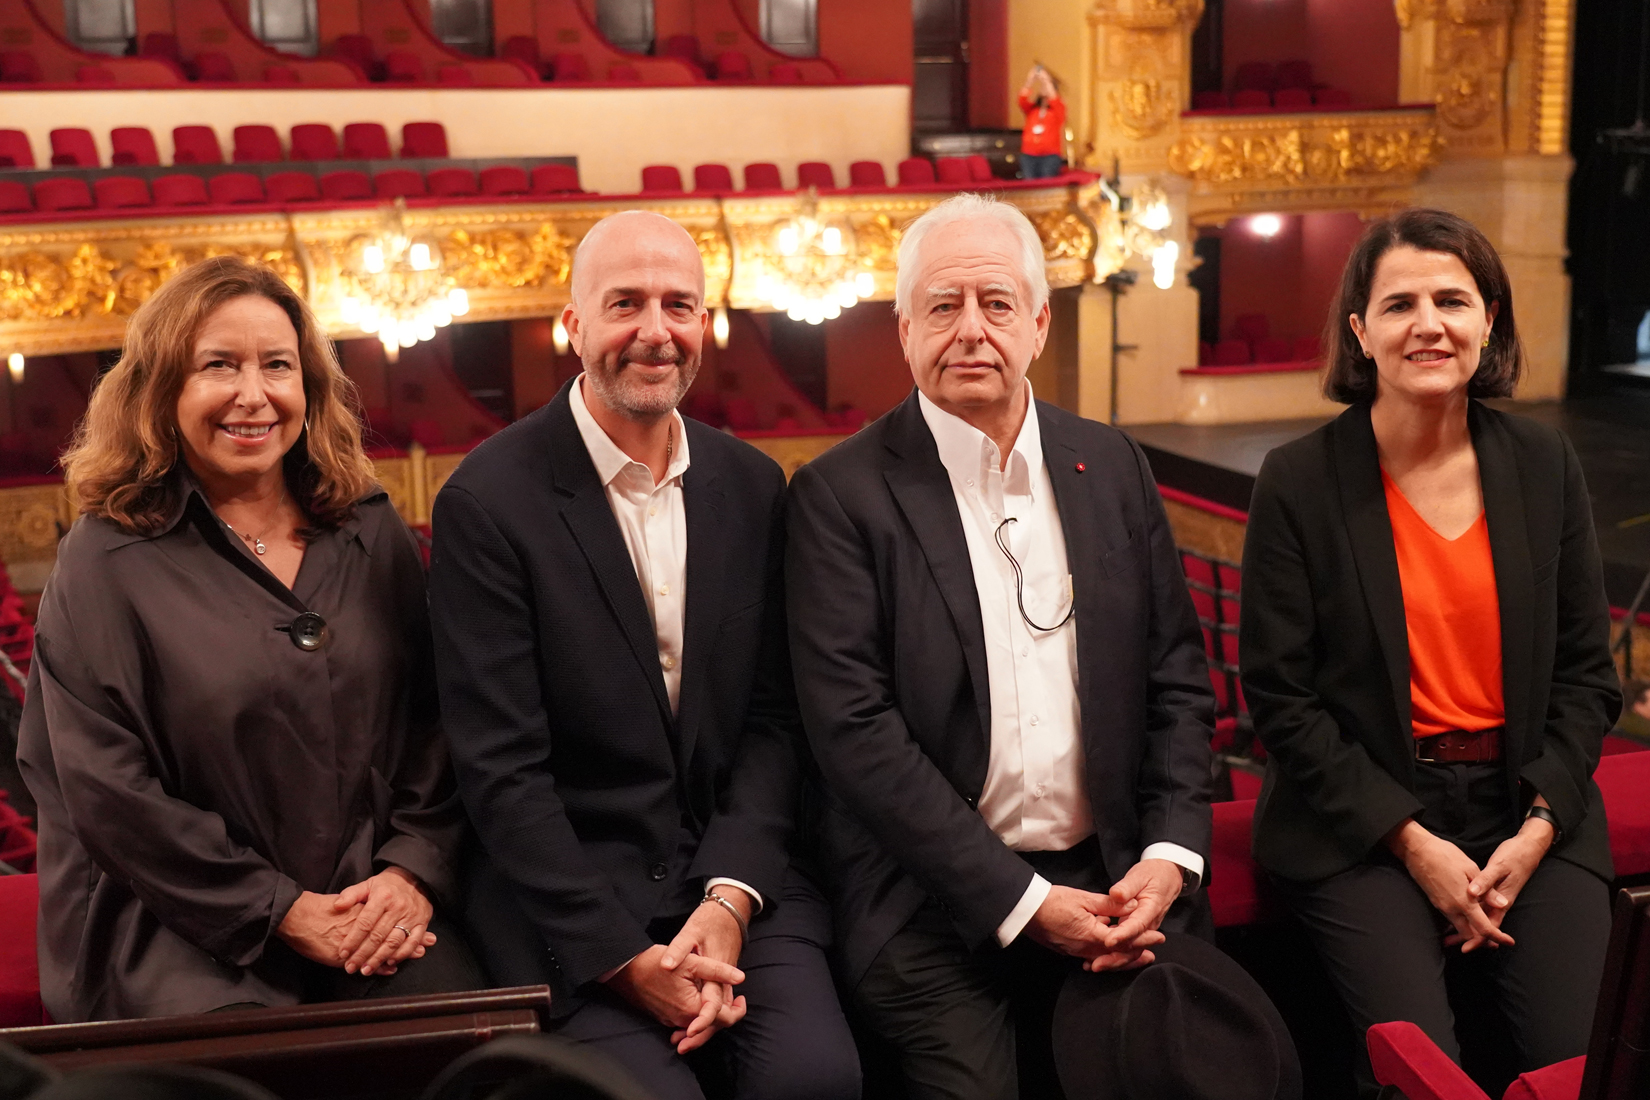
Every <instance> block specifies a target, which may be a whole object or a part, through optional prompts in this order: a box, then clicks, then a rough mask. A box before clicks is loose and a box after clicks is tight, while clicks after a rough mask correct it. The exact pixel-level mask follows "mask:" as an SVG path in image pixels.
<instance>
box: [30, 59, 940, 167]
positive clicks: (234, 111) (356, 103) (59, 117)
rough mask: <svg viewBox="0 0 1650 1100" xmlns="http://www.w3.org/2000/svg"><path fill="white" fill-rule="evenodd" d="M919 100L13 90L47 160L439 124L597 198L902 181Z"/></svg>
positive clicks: (646, 93) (802, 94)
mask: <svg viewBox="0 0 1650 1100" xmlns="http://www.w3.org/2000/svg"><path fill="white" fill-rule="evenodd" d="M910 99H911V90H910V89H909V88H908V87H906V86H904V85H857V86H851V87H798V88H773V87H728V88H718V87H709V88H691V89H688V88H580V89H562V88H546V89H539V88H510V89H494V88H459V89H435V88H406V89H399V88H370V89H361V90H359V91H356V90H351V89H347V88H329V89H307V88H281V89H269V88H253V89H247V90H240V89H234V90H222V91H219V90H210V91H208V90H199V89H184V90H178V91H171V90H157V91H143V92H131V93H128V94H123V95H111V94H110V93H109V92H107V91H85V92H82V91H38V92H34V91H8V92H7V93H6V102H7V105H8V107H9V108H11V109H10V110H8V112H7V116H8V121H7V125H8V126H15V127H20V128H21V129H24V130H25V131H27V132H28V135H29V140H30V141H31V142H32V143H33V145H34V149H35V156H36V157H37V158H39V157H40V156H41V155H42V154H43V153H44V154H48V155H49V152H48V151H49V150H50V148H51V143H50V137H49V134H50V131H51V130H52V129H53V128H55V127H59V126H81V127H85V128H87V129H89V130H91V131H92V134H93V136H94V137H95V138H96V140H97V142H98V150H99V154H100V155H101V156H102V158H103V160H104V162H105V163H107V161H108V158H109V130H110V129H111V128H113V127H116V126H147V127H149V128H150V129H151V130H152V131H154V133H155V139H156V144H157V145H158V146H159V147H160V151H161V157H162V159H163V160H168V159H170V154H171V131H172V127H174V126H182V125H188V124H206V125H210V126H212V127H213V128H214V129H216V130H217V132H218V140H219V142H220V143H221V144H222V145H223V146H224V150H225V153H226V154H227V153H228V151H229V148H230V146H231V144H232V136H231V135H232V131H233V130H234V128H235V127H236V126H240V125H245V124H250V123H267V124H269V125H272V126H274V127H275V128H276V129H277V130H279V131H280V132H281V134H282V136H283V137H284V136H285V135H286V133H287V131H288V130H289V129H290V128H291V126H292V125H293V124H294V123H299V122H330V123H332V124H333V125H334V126H335V127H340V128H341V127H342V126H343V125H344V123H346V122H357V121H361V122H371V121H376V122H382V123H383V124H384V125H385V127H386V128H387V129H389V131H390V134H391V141H392V144H393V143H395V142H397V141H398V140H399V132H400V128H401V126H402V124H403V123H406V122H413V121H420V120H425V119H435V120H439V121H440V122H442V123H444V124H445V125H446V127H447V144H448V146H449V149H450V151H451V153H452V155H453V156H455V157H526V156H567V155H571V156H577V157H578V158H579V172H580V177H581V179H582V180H583V182H584V186H585V188H586V189H588V190H594V191H605V192H616V193H626V192H633V191H635V190H637V189H638V188H639V187H640V178H641V168H642V166H643V165H647V164H675V165H676V166H678V167H679V168H680V169H681V170H682V174H683V176H684V177H685V178H686V179H688V180H689V181H691V179H692V176H691V171H692V168H693V166H694V165H695V164H703V163H705V162H714V161H720V162H722V163H725V164H727V165H729V166H730V167H732V168H734V170H735V174H736V176H737V173H738V169H739V167H740V166H741V165H744V164H746V163H747V162H750V161H758V160H766V161H774V162H775V163H777V164H778V165H779V166H780V167H781V168H782V169H783V170H784V171H785V173H786V176H787V177H790V176H791V175H792V174H794V171H795V165H796V164H797V162H799V161H805V160H822V161H826V162H828V163H829V164H830V165H831V166H832V167H833V168H834V169H835V170H836V174H837V177H838V178H839V179H845V178H847V175H848V164H849V162H851V161H855V160H880V161H882V162H883V165H884V168H885V169H886V170H887V172H888V175H889V177H890V178H892V177H893V175H894V166H895V165H896V164H897V163H898V162H899V161H900V159H901V158H903V157H904V156H906V155H907V150H908V149H909V148H910V114H911V108H910Z"/></svg>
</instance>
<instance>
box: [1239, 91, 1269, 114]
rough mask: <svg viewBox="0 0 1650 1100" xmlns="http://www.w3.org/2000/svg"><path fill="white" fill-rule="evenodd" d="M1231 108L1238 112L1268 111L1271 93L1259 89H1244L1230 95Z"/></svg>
mask: <svg viewBox="0 0 1650 1100" xmlns="http://www.w3.org/2000/svg"><path fill="white" fill-rule="evenodd" d="M1232 106H1233V107H1236V108H1237V109H1238V110H1240V111H1270V110H1271V109H1272V93H1271V92H1265V91H1261V90H1260V89H1259V88H1245V89H1243V90H1242V91H1240V92H1233V93H1232Z"/></svg>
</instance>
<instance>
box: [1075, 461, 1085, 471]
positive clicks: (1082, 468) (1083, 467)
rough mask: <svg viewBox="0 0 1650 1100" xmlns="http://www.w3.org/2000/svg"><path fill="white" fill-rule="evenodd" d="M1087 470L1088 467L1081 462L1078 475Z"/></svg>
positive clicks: (1078, 466)
mask: <svg viewBox="0 0 1650 1100" xmlns="http://www.w3.org/2000/svg"><path fill="white" fill-rule="evenodd" d="M1085 469H1087V467H1085V466H1084V465H1083V464H1082V463H1081V462H1079V463H1078V464H1077V472H1078V473H1082V472H1083V471H1084V470H1085Z"/></svg>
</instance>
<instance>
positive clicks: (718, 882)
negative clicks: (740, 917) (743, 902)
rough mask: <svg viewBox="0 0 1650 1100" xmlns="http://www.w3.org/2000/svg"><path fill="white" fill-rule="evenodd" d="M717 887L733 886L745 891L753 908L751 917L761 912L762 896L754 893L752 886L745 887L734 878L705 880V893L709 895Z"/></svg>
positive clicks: (754, 889)
mask: <svg viewBox="0 0 1650 1100" xmlns="http://www.w3.org/2000/svg"><path fill="white" fill-rule="evenodd" d="M718 886H733V887H737V888H738V889H740V890H743V891H745V893H747V894H749V895H750V896H751V903H752V904H753V905H754V906H755V908H754V909H752V910H751V916H753V917H754V916H756V915H757V914H758V913H760V912H762V895H761V894H758V893H757V892H756V888H755V887H754V886H746V885H745V884H744V883H742V882H740V881H739V880H738V879H736V878H713V879H706V880H705V893H707V894H708V893H710V892H711V891H712V890H714V889H715V888H716V887H718Z"/></svg>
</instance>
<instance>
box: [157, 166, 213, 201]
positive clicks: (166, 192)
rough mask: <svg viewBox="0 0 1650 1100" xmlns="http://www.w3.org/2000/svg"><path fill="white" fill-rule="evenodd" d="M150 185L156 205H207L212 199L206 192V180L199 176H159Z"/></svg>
mask: <svg viewBox="0 0 1650 1100" xmlns="http://www.w3.org/2000/svg"><path fill="white" fill-rule="evenodd" d="M150 186H151V187H152V188H153V189H154V192H155V205H156V206H205V205H207V204H208V203H210V202H211V201H212V199H211V197H210V196H208V195H207V193H206V181H205V180H203V179H201V178H200V177H199V176H188V175H181V174H180V175H176V176H157V177H156V178H155V179H154V180H153V181H152V182H151V183H150Z"/></svg>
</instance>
